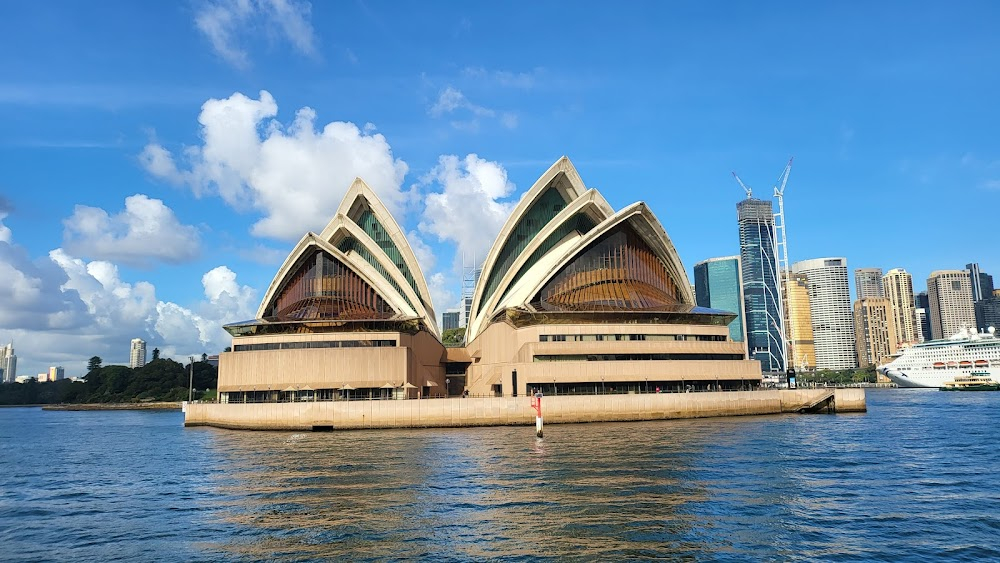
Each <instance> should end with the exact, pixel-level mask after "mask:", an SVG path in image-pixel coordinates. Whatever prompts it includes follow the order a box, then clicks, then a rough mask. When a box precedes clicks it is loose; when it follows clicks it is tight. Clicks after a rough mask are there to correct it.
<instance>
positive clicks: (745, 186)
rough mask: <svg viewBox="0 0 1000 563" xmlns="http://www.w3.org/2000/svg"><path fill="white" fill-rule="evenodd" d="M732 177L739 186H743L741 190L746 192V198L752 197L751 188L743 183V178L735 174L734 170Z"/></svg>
mask: <svg viewBox="0 0 1000 563" xmlns="http://www.w3.org/2000/svg"><path fill="white" fill-rule="evenodd" d="M733 178H736V182H737V183H738V184H739V185H740V187H741V188H743V191H745V192H746V193H747V199H751V198H752V197H753V190H751V189H750V188H749V187H748V186H747V185H746V184H744V183H743V180H740V177H739V176H737V175H736V172H733Z"/></svg>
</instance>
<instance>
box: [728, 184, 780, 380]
mask: <svg viewBox="0 0 1000 563" xmlns="http://www.w3.org/2000/svg"><path fill="white" fill-rule="evenodd" d="M736 215H737V220H738V221H739V227H740V267H741V271H742V278H743V315H744V319H745V323H746V342H747V350H748V352H749V357H750V358H751V359H755V360H759V361H760V369H761V370H762V371H765V372H768V371H771V372H773V371H784V369H785V367H786V366H785V352H784V344H785V343H784V334H783V327H782V325H783V324H784V319H783V318H782V314H781V295H780V289H781V288H780V284H779V279H780V273H779V272H778V264H777V262H778V260H777V255H776V254H775V248H774V240H775V238H774V211H773V208H772V207H771V202H770V201H764V200H760V199H753V198H747V199H745V200H743V201H741V202H739V203H737V204H736Z"/></svg>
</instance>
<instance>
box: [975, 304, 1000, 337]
mask: <svg viewBox="0 0 1000 563" xmlns="http://www.w3.org/2000/svg"><path fill="white" fill-rule="evenodd" d="M976 323H977V324H978V325H979V330H980V331H987V330H989V329H990V327H993V328H995V329H998V330H1000V299H997V298H996V297H991V298H989V299H983V300H982V301H980V302H978V303H976Z"/></svg>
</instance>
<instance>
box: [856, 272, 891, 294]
mask: <svg viewBox="0 0 1000 563" xmlns="http://www.w3.org/2000/svg"><path fill="white" fill-rule="evenodd" d="M854 290H855V291H856V292H857V295H858V299H867V298H869V297H885V288H884V287H883V286H882V268H858V269H857V270H854Z"/></svg>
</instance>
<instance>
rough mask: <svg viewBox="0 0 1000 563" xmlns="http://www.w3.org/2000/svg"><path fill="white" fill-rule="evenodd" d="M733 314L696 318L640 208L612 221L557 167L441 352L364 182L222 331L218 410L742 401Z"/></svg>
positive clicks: (523, 203) (517, 221) (399, 248)
mask: <svg viewBox="0 0 1000 563" xmlns="http://www.w3.org/2000/svg"><path fill="white" fill-rule="evenodd" d="M734 318H735V313H732V312H727V311H719V310H712V309H705V308H699V307H696V306H695V305H694V297H693V295H692V294H691V285H690V283H689V281H688V276H687V273H686V272H685V269H684V266H683V265H682V264H681V261H680V259H679V258H678V256H677V251H676V249H675V248H674V246H673V243H672V242H671V241H670V238H669V237H668V236H667V233H666V231H665V230H664V229H663V226H662V225H661V224H660V222H659V221H658V220H657V218H656V217H655V216H654V215H653V213H652V212H651V211H650V209H649V208H648V207H647V206H646V204H644V203H641V202H639V203H634V204H632V205H629V206H627V207H625V208H624V209H621V210H620V211H617V212H616V211H614V209H612V208H611V206H610V205H608V202H607V201H605V199H604V198H603V197H602V196H601V194H600V193H598V192H597V190H595V189H587V188H586V187H585V185H584V184H583V181H582V180H581V178H580V176H579V174H578V173H577V171H576V169H575V168H574V167H573V165H572V163H570V161H569V160H568V159H567V158H562V159H560V160H559V161H558V162H556V163H555V164H554V165H553V166H552V167H551V168H549V170H548V171H546V172H545V174H543V175H542V177H541V178H539V179H538V181H537V182H535V184H534V185H533V186H532V187H531V189H530V190H528V192H527V193H526V194H525V195H524V196H523V197H522V198H521V200H520V201H519V203H518V204H517V206H516V208H515V209H514V211H513V213H512V214H511V215H510V217H509V218H508V219H507V222H506V224H505V225H504V226H503V229H502V230H501V231H500V234H499V235H498V236H497V238H496V240H495V241H494V243H493V246H492V248H491V250H490V252H489V255H488V257H487V258H486V260H485V262H484V263H483V267H482V273H481V274H480V277H479V281H478V283H477V286H476V290H475V295H474V297H473V301H472V308H471V312H470V316H469V320H468V325H467V327H466V336H465V344H464V346H462V347H448V348H446V347H445V346H444V345H443V344H442V343H441V339H440V335H439V331H438V327H437V323H436V320H435V319H436V315H435V312H434V308H433V304H432V303H431V300H430V295H429V292H428V288H427V283H426V281H425V279H424V276H423V273H422V272H421V270H420V266H419V264H418V263H417V260H416V258H415V256H414V253H413V251H412V249H411V248H410V245H409V244H408V243H407V241H406V237H405V234H404V231H403V230H402V229H401V228H400V227H399V225H398V224H397V223H396V221H395V220H394V219H393V218H392V216H391V215H390V214H389V212H388V210H387V209H386V208H385V206H384V205H382V203H381V202H380V201H379V200H378V198H377V197H376V196H375V194H374V193H373V192H372V190H371V189H370V188H368V186H366V185H365V183H364V182H363V181H361V180H356V181H355V183H354V185H353V186H352V187H351V189H350V190H349V191H348V193H347V195H346V197H345V198H344V200H343V202H342V203H341V206H340V208H339V209H338V210H337V212H336V214H335V215H334V217H333V219H332V220H331V221H330V223H329V224H328V225H327V227H326V228H325V229H324V230H323V232H322V233H320V234H318V235H317V234H315V233H311V232H310V233H307V234H306V235H305V236H304V237H303V238H302V239H301V240H300V241H299V243H298V244H297V245H296V246H295V248H294V249H293V250H292V252H291V253H290V254H289V255H288V257H287V259H286V260H285V262H284V264H282V266H281V268H280V269H279V270H278V272H277V274H276V275H275V277H274V280H273V281H272V283H271V286H270V287H269V288H268V290H267V293H266V295H265V296H264V298H263V300H262V301H261V304H260V309H259V310H258V312H257V318H256V319H254V320H251V321H247V322H241V323H235V324H231V325H228V326H227V327H226V329H227V330H228V331H229V332H230V333H231V334H232V335H233V346H232V351H231V352H226V353H223V354H222V355H221V356H220V361H219V392H220V401H221V402H228V403H242V402H281V401H297V400H314V401H325V400H340V399H361V398H364V399H369V398H372V399H377V398H381V399H405V398H418V397H446V396H458V395H464V394H466V393H468V394H470V395H472V396H516V395H524V394H526V393H528V392H529V391H530V390H531V389H539V390H541V391H542V392H544V393H545V394H547V395H551V394H557V395H561V394H593V393H645V392H648V393H654V392H676V391H685V390H707V389H719V390H731V389H750V388H755V387H757V386H758V385H759V384H760V379H761V371H760V364H759V362H757V361H754V360H748V359H746V356H745V353H744V349H743V346H742V344H741V343H738V342H733V341H732V340H730V338H729V330H728V326H727V325H728V324H729V322H730V321H732V320H733V319H734Z"/></svg>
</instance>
